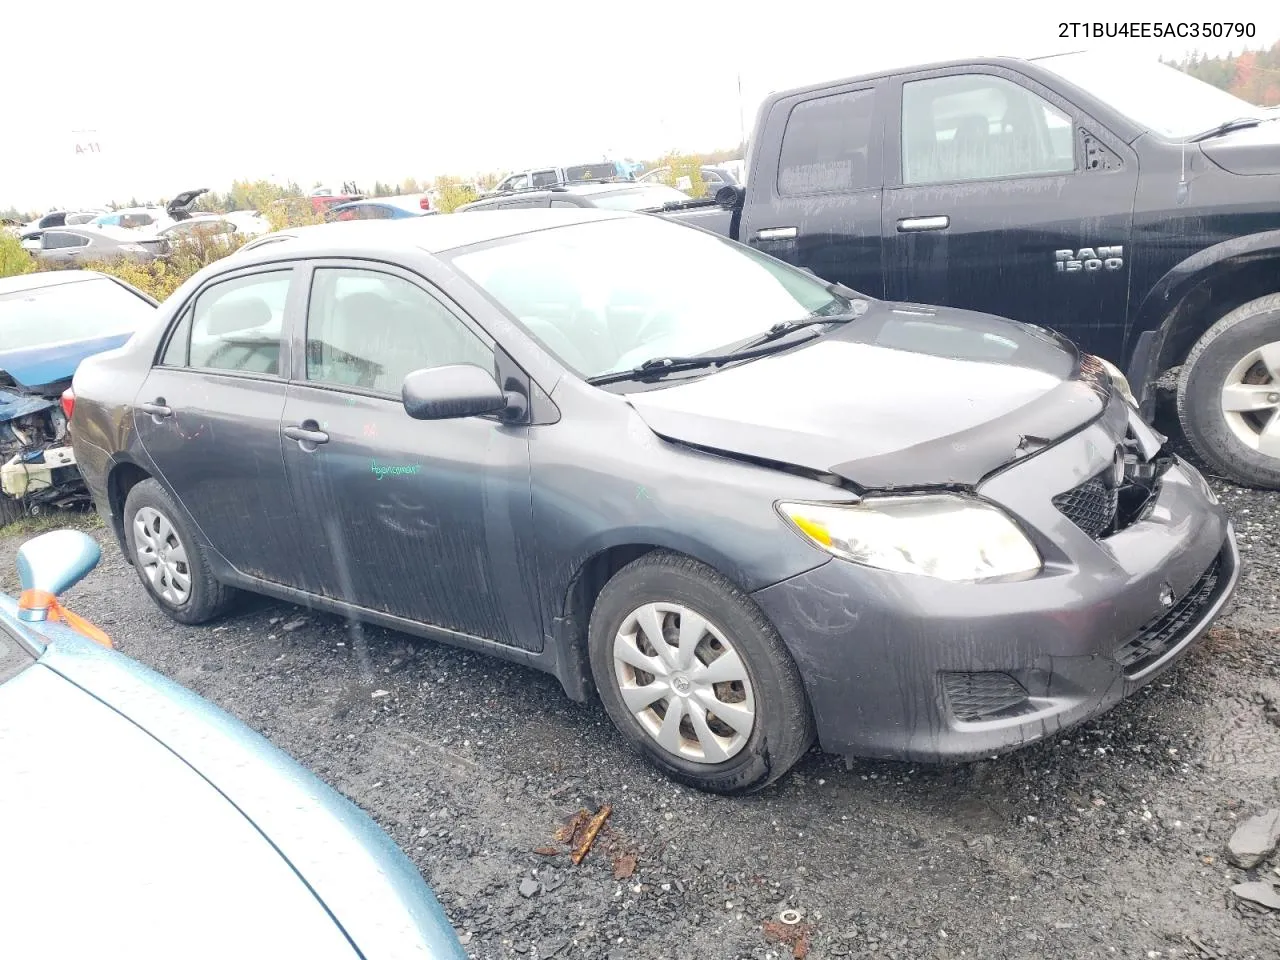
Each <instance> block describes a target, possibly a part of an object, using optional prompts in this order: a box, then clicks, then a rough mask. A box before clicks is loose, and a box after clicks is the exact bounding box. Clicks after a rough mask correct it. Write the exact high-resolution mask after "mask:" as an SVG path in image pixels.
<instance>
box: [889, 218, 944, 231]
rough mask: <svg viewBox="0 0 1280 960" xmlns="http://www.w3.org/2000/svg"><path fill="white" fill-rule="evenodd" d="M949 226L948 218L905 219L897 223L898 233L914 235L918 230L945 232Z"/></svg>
mask: <svg viewBox="0 0 1280 960" xmlns="http://www.w3.org/2000/svg"><path fill="white" fill-rule="evenodd" d="M949 226H951V218H950V217H946V216H943V217H907V218H906V219H905V220H899V221H898V232H899V233H916V232H918V231H920V230H945V229H947V227H949Z"/></svg>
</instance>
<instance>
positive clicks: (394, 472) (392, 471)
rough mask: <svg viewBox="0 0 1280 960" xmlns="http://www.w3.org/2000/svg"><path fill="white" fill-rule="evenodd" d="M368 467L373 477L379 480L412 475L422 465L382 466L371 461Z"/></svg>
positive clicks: (400, 464) (398, 464) (388, 464)
mask: <svg viewBox="0 0 1280 960" xmlns="http://www.w3.org/2000/svg"><path fill="white" fill-rule="evenodd" d="M369 466H370V467H371V468H372V470H373V475H374V476H375V477H377V478H378V479H379V480H381V479H382V478H383V477H387V476H392V477H400V476H404V475H406V474H409V475H413V474H416V473H418V472H419V471H420V470H421V469H422V465H421V464H417V463H395V464H391V463H386V464H383V463H378V462H377V461H372V462H371V463H370V464H369Z"/></svg>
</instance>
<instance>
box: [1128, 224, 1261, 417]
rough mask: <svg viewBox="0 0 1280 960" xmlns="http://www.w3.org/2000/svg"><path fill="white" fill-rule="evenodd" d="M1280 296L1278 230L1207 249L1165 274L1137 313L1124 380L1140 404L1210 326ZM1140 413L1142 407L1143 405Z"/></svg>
mask: <svg viewBox="0 0 1280 960" xmlns="http://www.w3.org/2000/svg"><path fill="white" fill-rule="evenodd" d="M1276 292H1280V230H1268V231H1264V232H1261V233H1254V234H1249V235H1248V236H1243V237H1235V238H1233V239H1231V240H1225V241H1223V242H1222V243H1217V244H1214V245H1213V246H1211V247H1206V248H1205V249H1203V250H1200V251H1198V252H1197V253H1194V254H1192V255H1191V256H1190V257H1187V258H1186V259H1185V260H1183V261H1182V262H1181V263H1179V264H1177V265H1176V266H1174V267H1173V268H1172V269H1171V270H1169V271H1168V272H1167V273H1166V274H1165V275H1164V276H1163V277H1161V278H1160V280H1159V281H1158V282H1157V283H1156V284H1155V286H1154V287H1152V288H1151V292H1150V293H1148V294H1147V296H1146V297H1145V298H1144V299H1143V301H1142V305H1141V306H1140V307H1139V309H1138V314H1137V318H1136V321H1135V323H1134V327H1133V329H1134V332H1135V333H1136V335H1137V339H1136V340H1135V341H1134V347H1133V349H1132V356H1131V358H1130V362H1129V371H1128V372H1129V378H1130V380H1131V382H1132V384H1133V387H1134V389H1135V391H1136V392H1137V393H1138V395H1139V398H1140V399H1141V400H1143V401H1144V402H1145V401H1148V400H1149V399H1153V397H1154V394H1153V388H1154V386H1155V383H1156V381H1157V380H1158V379H1159V378H1160V376H1161V375H1162V374H1164V373H1166V372H1167V371H1169V370H1171V369H1173V368H1174V367H1177V366H1179V365H1181V364H1182V362H1183V361H1184V360H1185V359H1186V357H1187V354H1188V353H1190V352H1191V349H1192V347H1194V346H1195V344H1196V342H1197V341H1198V340H1199V339H1200V337H1201V336H1203V335H1204V333H1205V331H1206V330H1208V329H1209V328H1210V327H1211V326H1213V324H1214V323H1216V322H1217V321H1218V320H1219V319H1221V318H1222V317H1223V316H1225V315H1226V314H1228V313H1230V312H1231V311H1232V310H1234V309H1236V307H1239V306H1241V305H1242V304H1245V303H1248V302H1249V301H1251V300H1256V299H1257V298H1259V297H1263V296H1266V295H1267V294H1269V293H1276ZM1144 409H1146V407H1145V406H1144Z"/></svg>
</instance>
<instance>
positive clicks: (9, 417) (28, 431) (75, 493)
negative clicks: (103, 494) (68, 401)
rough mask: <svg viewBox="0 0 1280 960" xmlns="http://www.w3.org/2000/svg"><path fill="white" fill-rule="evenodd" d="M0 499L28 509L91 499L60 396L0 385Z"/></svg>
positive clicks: (73, 503)
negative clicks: (59, 401)
mask: <svg viewBox="0 0 1280 960" xmlns="http://www.w3.org/2000/svg"><path fill="white" fill-rule="evenodd" d="M0 498H4V499H5V500H7V501H18V502H19V503H20V504H21V509H22V511H23V512H24V513H38V512H40V511H41V510H42V509H44V508H46V507H75V506H82V505H84V504H87V503H88V502H89V491H88V488H87V487H86V486H85V484H84V481H83V479H82V478H81V476H80V471H79V470H78V469H77V467H76V457H75V452H74V451H73V450H72V448H71V443H70V436H69V433H68V426H67V420H66V417H65V416H64V415H63V413H62V410H61V409H59V406H58V401H57V400H55V399H50V398H48V397H43V396H40V395H37V394H27V393H20V392H15V391H11V390H6V389H0Z"/></svg>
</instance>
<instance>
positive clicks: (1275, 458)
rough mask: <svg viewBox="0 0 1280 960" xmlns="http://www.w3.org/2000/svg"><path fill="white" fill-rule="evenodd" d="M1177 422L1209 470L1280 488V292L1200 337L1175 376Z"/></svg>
mask: <svg viewBox="0 0 1280 960" xmlns="http://www.w3.org/2000/svg"><path fill="white" fill-rule="evenodd" d="M1178 419H1179V421H1180V422H1181V423H1182V432H1183V433H1184V434H1185V436H1186V438H1187V440H1188V441H1189V442H1190V443H1191V446H1192V447H1193V448H1195V451H1196V453H1198V454H1199V455H1200V456H1201V457H1202V458H1203V459H1204V461H1205V463H1207V464H1208V465H1209V466H1210V467H1211V468H1212V469H1213V470H1214V472H1216V473H1218V474H1219V475H1221V476H1223V477H1226V478H1227V479H1229V480H1233V481H1235V482H1236V483H1239V484H1241V485H1243V486H1248V487H1260V488H1262V489H1265V490H1276V489H1280V294H1276V293H1273V294H1268V295H1267V296H1265V297H1259V298H1258V299H1257V300H1251V301H1249V302H1248V303H1246V304H1242V305H1241V306H1239V307H1236V309H1234V310H1232V311H1231V312H1230V313H1228V314H1227V315H1226V316H1224V317H1223V318H1222V319H1221V320H1219V321H1218V322H1217V323H1215V324H1214V325H1213V326H1212V327H1210V328H1209V329H1208V330H1207V331H1206V332H1205V334H1204V336H1202V337H1201V338H1200V340H1199V341H1198V342H1197V343H1196V345H1195V347H1193V348H1192V350H1191V353H1190V354H1189V355H1188V356H1187V359H1186V361H1185V362H1184V363H1183V365H1182V372H1181V374H1180V375H1179V377H1178Z"/></svg>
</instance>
